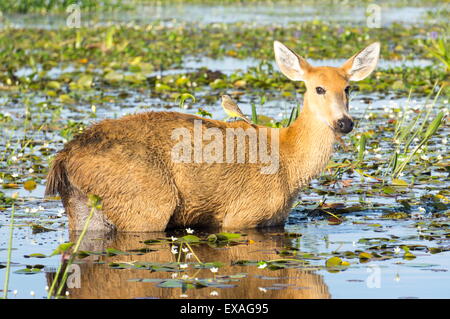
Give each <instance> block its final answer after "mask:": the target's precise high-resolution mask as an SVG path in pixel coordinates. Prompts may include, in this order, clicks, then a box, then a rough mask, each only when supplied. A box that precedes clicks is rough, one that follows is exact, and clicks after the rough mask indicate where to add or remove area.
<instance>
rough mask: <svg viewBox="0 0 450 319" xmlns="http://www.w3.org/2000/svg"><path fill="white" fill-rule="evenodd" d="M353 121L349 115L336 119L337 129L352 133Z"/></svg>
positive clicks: (341, 131) (340, 131)
mask: <svg viewBox="0 0 450 319" xmlns="http://www.w3.org/2000/svg"><path fill="white" fill-rule="evenodd" d="M353 126H354V124H353V121H352V119H350V118H349V117H346V116H345V117H343V118H341V119H339V120H337V121H336V127H335V129H336V131H338V132H339V133H342V134H347V133H350V132H351V131H352V130H353Z"/></svg>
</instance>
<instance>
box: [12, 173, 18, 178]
mask: <svg viewBox="0 0 450 319" xmlns="http://www.w3.org/2000/svg"><path fill="white" fill-rule="evenodd" d="M11 176H12V177H14V178H17V177H19V174H17V173H13V174H11Z"/></svg>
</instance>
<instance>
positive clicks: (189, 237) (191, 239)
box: [181, 235, 200, 243]
mask: <svg viewBox="0 0 450 319" xmlns="http://www.w3.org/2000/svg"><path fill="white" fill-rule="evenodd" d="M181 240H182V241H185V242H187V243H198V242H200V238H198V237H197V236H195V235H186V236H183V237H181Z"/></svg>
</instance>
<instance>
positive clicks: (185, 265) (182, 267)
mask: <svg viewBox="0 0 450 319" xmlns="http://www.w3.org/2000/svg"><path fill="white" fill-rule="evenodd" d="M188 266H189V265H188V264H180V268H181V269H186V268H187V267H188Z"/></svg>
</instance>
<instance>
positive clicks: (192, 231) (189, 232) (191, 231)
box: [186, 228, 194, 234]
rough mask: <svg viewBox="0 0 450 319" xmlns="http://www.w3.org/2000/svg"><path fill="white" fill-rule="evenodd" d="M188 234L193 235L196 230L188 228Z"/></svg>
mask: <svg viewBox="0 0 450 319" xmlns="http://www.w3.org/2000/svg"><path fill="white" fill-rule="evenodd" d="M186 232H187V233H188V234H193V233H194V230H193V229H191V228H186Z"/></svg>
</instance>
